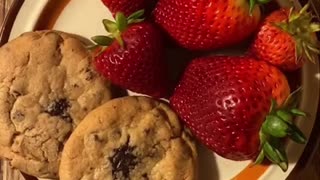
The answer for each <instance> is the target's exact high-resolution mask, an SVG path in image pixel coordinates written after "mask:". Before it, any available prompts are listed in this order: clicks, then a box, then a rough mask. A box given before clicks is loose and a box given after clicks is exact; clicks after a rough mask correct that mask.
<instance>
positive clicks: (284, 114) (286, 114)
mask: <svg viewBox="0 0 320 180" xmlns="http://www.w3.org/2000/svg"><path fill="white" fill-rule="evenodd" d="M276 114H277V116H278V117H280V118H281V119H282V120H283V121H285V122H287V123H289V124H292V120H293V115H292V114H291V113H289V112H287V111H285V110H279V111H277V112H276Z"/></svg>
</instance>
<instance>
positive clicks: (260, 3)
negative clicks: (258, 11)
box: [249, 0, 271, 15]
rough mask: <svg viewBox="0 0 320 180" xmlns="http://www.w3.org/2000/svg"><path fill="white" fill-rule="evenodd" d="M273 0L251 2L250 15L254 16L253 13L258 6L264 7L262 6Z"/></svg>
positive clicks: (253, 0)
mask: <svg viewBox="0 0 320 180" xmlns="http://www.w3.org/2000/svg"><path fill="white" fill-rule="evenodd" d="M270 1H271V0H250V1H249V5H250V15H252V12H253V10H254V8H255V6H256V5H262V4H267V3H269V2H270Z"/></svg>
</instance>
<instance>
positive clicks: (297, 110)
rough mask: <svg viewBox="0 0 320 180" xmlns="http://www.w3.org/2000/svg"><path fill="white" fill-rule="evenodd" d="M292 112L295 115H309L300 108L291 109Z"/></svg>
mask: <svg viewBox="0 0 320 180" xmlns="http://www.w3.org/2000/svg"><path fill="white" fill-rule="evenodd" d="M290 112H291V113H292V114H293V115H295V116H301V117H307V114H306V113H305V112H303V111H301V110H300V109H291V110H290Z"/></svg>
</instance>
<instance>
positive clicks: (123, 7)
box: [102, 0, 156, 16]
mask: <svg viewBox="0 0 320 180" xmlns="http://www.w3.org/2000/svg"><path fill="white" fill-rule="evenodd" d="M155 1H156V0H102V2H103V4H104V5H105V6H107V7H108V8H109V10H110V11H111V12H112V14H113V15H116V13H117V12H122V13H124V15H125V16H129V15H130V14H132V13H134V12H136V11H138V10H141V9H148V10H149V9H150V8H151V7H152V6H153V4H154V3H155Z"/></svg>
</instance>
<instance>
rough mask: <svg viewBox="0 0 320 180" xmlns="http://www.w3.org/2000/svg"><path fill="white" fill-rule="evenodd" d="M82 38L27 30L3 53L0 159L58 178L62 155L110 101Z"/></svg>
mask: <svg viewBox="0 0 320 180" xmlns="http://www.w3.org/2000/svg"><path fill="white" fill-rule="evenodd" d="M92 59H93V58H92V57H91V55H90V53H89V52H88V51H87V50H86V49H85V46H84V45H83V43H82V42H80V40H78V39H77V38H75V37H74V36H72V35H68V34H65V33H62V32H58V31H41V32H29V33H25V34H23V35H21V36H20V37H18V38H16V39H15V40H13V41H11V42H9V43H8V44H6V45H4V46H3V47H2V48H1V49H0V157H2V158H6V159H8V160H9V161H10V163H11V165H12V166H13V167H15V168H17V169H20V170H21V171H23V172H25V173H27V174H30V175H33V176H37V177H46V178H56V177H58V169H59V167H58V165H59V162H60V157H61V151H62V149H63V145H64V143H65V141H66V140H67V138H68V137H69V136H70V134H71V132H72V131H73V129H74V128H75V127H76V126H77V125H78V124H79V123H80V121H81V120H83V118H84V117H85V116H86V115H87V114H88V112H90V111H91V110H92V109H94V108H96V107H97V106H99V105H101V104H103V103H104V102H106V101H108V100H110V99H111V92H110V83H109V82H107V81H105V80H103V78H102V77H100V76H99V75H98V74H97V73H96V72H95V71H94V70H93V68H92V66H91V61H92Z"/></svg>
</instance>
